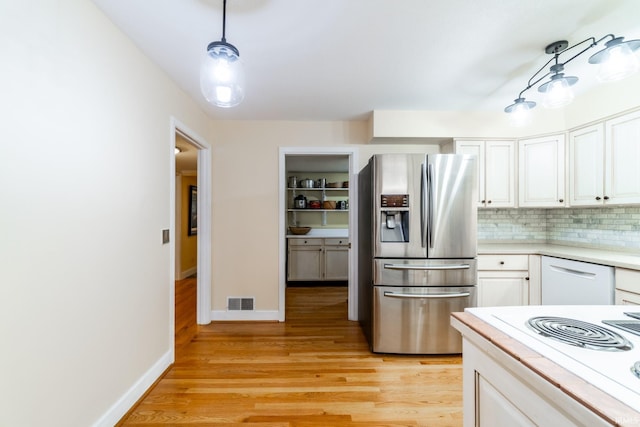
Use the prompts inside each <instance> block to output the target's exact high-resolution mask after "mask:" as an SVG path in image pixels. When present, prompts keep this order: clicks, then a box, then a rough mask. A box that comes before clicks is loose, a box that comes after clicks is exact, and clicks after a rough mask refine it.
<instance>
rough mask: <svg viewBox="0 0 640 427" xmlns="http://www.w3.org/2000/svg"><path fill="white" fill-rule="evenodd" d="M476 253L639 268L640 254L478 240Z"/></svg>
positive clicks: (544, 244) (545, 244)
mask: <svg viewBox="0 0 640 427" xmlns="http://www.w3.org/2000/svg"><path fill="white" fill-rule="evenodd" d="M478 254H479V255H485V254H486V255H488V254H533V255H547V256H553V257H558V258H568V259H572V260H576V261H584V262H591V263H594V264H602V265H610V266H613V267H622V268H629V269H632V270H640V254H636V253H633V252H620V251H613V250H607V249H593V248H581V247H577V246H564V245H553V244H548V243H509V242H504V243H483V242H478Z"/></svg>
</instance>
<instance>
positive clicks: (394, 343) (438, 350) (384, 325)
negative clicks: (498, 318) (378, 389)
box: [358, 154, 477, 354]
mask: <svg viewBox="0 0 640 427" xmlns="http://www.w3.org/2000/svg"><path fill="white" fill-rule="evenodd" d="M358 186H359V191H358V194H359V206H358V207H359V209H358V212H359V231H358V235H359V241H358V243H359V260H358V265H359V291H358V293H359V295H358V296H359V307H360V308H359V319H360V322H361V324H362V327H363V330H364V332H365V335H366V336H367V339H368V341H369V343H370V346H371V349H372V351H373V352H376V353H399V354H451V353H461V352H462V339H461V336H460V334H459V333H458V332H457V331H456V330H455V329H453V328H452V327H451V326H450V323H449V322H450V314H451V312H454V311H462V310H464V309H465V308H466V307H474V306H475V305H476V284H477V267H476V254H477V236H476V234H477V208H476V200H477V160H476V158H475V157H474V156H469V155H457V154H380V155H374V156H373V157H371V159H370V160H369V163H368V164H367V165H366V166H365V167H364V168H363V169H362V171H361V172H360V174H359V177H358Z"/></svg>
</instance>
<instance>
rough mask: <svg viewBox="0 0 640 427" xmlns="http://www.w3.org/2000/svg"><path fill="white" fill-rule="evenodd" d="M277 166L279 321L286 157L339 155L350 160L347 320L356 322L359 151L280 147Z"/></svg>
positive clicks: (284, 281) (280, 313) (282, 295)
mask: <svg viewBox="0 0 640 427" xmlns="http://www.w3.org/2000/svg"><path fill="white" fill-rule="evenodd" d="M279 151H280V152H279V164H278V169H279V170H278V174H279V179H278V185H279V187H278V188H279V192H278V204H279V208H278V210H279V213H278V221H279V224H278V236H279V257H278V259H279V262H278V264H279V266H278V277H279V284H280V285H279V295H278V297H279V300H278V301H279V302H278V320H279V321H280V322H284V321H285V293H286V287H287V272H286V268H285V266H286V259H287V237H286V235H287V224H286V218H287V211H286V203H287V193H286V188H287V175H286V172H287V171H286V157H287V156H289V155H304V156H314V155H317V156H327V155H338V156H348V157H349V181H350V184H351V185H349V242H350V249H349V285H348V287H349V289H348V293H349V296H348V318H349V320H358V264H357V260H358V245H357V244H356V242H357V241H358V222H357V218H358V186H357V185H355V184H356V183H357V182H358V165H359V163H358V151H357V149H356V148H349V147H280V150H279Z"/></svg>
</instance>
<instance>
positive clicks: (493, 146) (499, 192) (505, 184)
mask: <svg viewBox="0 0 640 427" xmlns="http://www.w3.org/2000/svg"><path fill="white" fill-rule="evenodd" d="M515 152H516V150H515V142H514V141H486V142H485V168H484V172H485V180H484V182H485V197H486V205H485V206H487V207H489V208H491V207H494V208H507V207H508V208H512V207H515V205H516V200H515V196H516V190H515V184H516V174H515V167H516V156H515Z"/></svg>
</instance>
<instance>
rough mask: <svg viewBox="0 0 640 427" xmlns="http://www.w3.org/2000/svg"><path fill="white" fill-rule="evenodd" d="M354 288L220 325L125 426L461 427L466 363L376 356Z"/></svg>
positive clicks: (182, 355)
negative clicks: (353, 308)
mask: <svg viewBox="0 0 640 427" xmlns="http://www.w3.org/2000/svg"><path fill="white" fill-rule="evenodd" d="M346 313H347V289H346V288H344V287H335V288H332V287H327V288H288V289H287V312H286V318H287V321H286V322H285V323H276V322H265V323H248V322H246V323H244V322H241V323H238V322H233V323H232V322H224V323H222V322H214V323H211V324H210V325H207V326H201V327H199V330H198V334H197V336H196V337H195V338H194V339H193V340H192V341H191V343H189V344H188V345H186V346H184V347H182V350H181V351H179V352H178V356H177V360H176V363H175V365H174V366H173V367H172V368H171V369H170V370H169V371H168V372H167V373H166V375H165V376H164V377H163V378H162V379H161V380H160V381H158V383H157V384H156V385H155V386H154V387H153V389H152V390H151V391H150V392H149V393H148V394H147V395H146V396H145V398H144V399H143V400H142V401H141V402H140V403H139V404H138V405H137V406H136V407H135V408H134V409H133V410H132V411H131V412H130V414H129V415H128V417H126V418H125V419H124V420H123V421H121V424H120V425H122V426H137V425H140V426H154V425H155V426H161V425H163V426H167V425H173V426H177V425H184V424H199V425H207V426H233V425H243V426H256V427H257V426H260V427H313V426H317V427H340V426H362V427H364V426H367V427H372V426H438V427H440V426H442V427H445V426H455V427H459V426H461V425H462V364H461V357H460V356H392V355H376V354H372V353H371V352H370V351H369V349H368V346H367V343H366V341H365V339H364V337H363V335H362V332H361V330H360V327H359V325H358V323H356V322H350V321H348V320H346V319H347V315H346Z"/></svg>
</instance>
